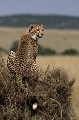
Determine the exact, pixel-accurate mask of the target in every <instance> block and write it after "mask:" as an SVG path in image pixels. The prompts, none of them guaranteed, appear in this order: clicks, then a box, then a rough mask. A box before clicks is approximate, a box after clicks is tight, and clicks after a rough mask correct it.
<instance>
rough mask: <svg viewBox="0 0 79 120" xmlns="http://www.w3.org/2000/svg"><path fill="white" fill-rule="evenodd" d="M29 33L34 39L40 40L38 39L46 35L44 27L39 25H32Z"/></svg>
mask: <svg viewBox="0 0 79 120" xmlns="http://www.w3.org/2000/svg"><path fill="white" fill-rule="evenodd" d="M29 33H30V35H31V38H32V39H34V40H38V38H41V37H42V36H43V33H44V29H43V25H38V24H32V25H30V27H29Z"/></svg>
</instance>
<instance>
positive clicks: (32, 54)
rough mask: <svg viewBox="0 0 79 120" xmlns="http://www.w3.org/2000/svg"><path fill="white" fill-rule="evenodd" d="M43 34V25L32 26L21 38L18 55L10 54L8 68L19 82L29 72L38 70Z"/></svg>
mask: <svg viewBox="0 0 79 120" xmlns="http://www.w3.org/2000/svg"><path fill="white" fill-rule="evenodd" d="M43 34H44V29H43V25H38V24H32V25H30V27H29V31H28V32H25V33H24V35H23V36H22V37H21V40H20V41H19V45H18V48H17V51H16V53H15V52H13V51H11V52H10V53H9V55H8V59H7V67H8V69H9V71H10V72H11V73H15V75H16V80H17V81H18V80H19V79H21V78H22V76H23V75H24V74H25V73H26V75H27V74H28V71H30V72H31V71H33V70H36V57H37V53H38V38H42V36H43Z"/></svg>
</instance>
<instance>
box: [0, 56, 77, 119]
mask: <svg viewBox="0 0 79 120" xmlns="http://www.w3.org/2000/svg"><path fill="white" fill-rule="evenodd" d="M0 61H1V64H0V70H1V71H0V88H1V89H0V116H1V120H7V119H8V120H37V119H38V120H47V119H48V120H77V119H76V117H75V115H74V114H73V110H72V104H71V93H72V88H73V84H74V80H75V79H74V78H71V76H70V77H69V75H68V74H67V72H65V70H63V69H61V68H52V69H51V70H50V69H49V68H48V69H46V70H45V71H43V70H38V71H36V72H33V71H32V72H30V71H29V74H27V76H22V84H23V88H21V86H20V85H19V84H18V83H19V82H17V81H16V78H15V76H13V75H12V74H10V72H9V71H8V69H7V67H5V64H4V59H2V57H1V59H0ZM37 62H38V61H37ZM40 67H41V66H40ZM2 68H3V69H2ZM19 81H21V79H19ZM26 88H27V89H26ZM35 103H37V109H36V110H34V109H33V105H34V104H35Z"/></svg>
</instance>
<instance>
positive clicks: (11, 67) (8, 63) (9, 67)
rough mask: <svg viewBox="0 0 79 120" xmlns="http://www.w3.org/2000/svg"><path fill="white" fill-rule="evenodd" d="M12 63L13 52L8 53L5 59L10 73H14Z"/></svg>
mask: <svg viewBox="0 0 79 120" xmlns="http://www.w3.org/2000/svg"><path fill="white" fill-rule="evenodd" d="M14 62H15V52H13V51H10V52H9V55H8V59H7V67H8V69H9V70H10V72H11V73H15V67H14Z"/></svg>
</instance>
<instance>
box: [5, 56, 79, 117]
mask: <svg viewBox="0 0 79 120" xmlns="http://www.w3.org/2000/svg"><path fill="white" fill-rule="evenodd" d="M5 59H7V56H5ZM37 65H38V66H40V68H42V69H46V68H47V67H48V65H49V66H50V68H51V69H52V68H53V67H54V68H55V67H60V68H64V69H65V70H66V71H67V72H68V75H69V76H70V77H71V79H72V78H74V77H75V78H76V82H75V84H74V91H73V93H72V104H73V108H74V110H75V112H76V114H77V116H78V117H79V92H78V91H79V57H78V56H74V57H73V56H64V57H63V56H50V57H48V56H44V57H43V56H38V57H37Z"/></svg>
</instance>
